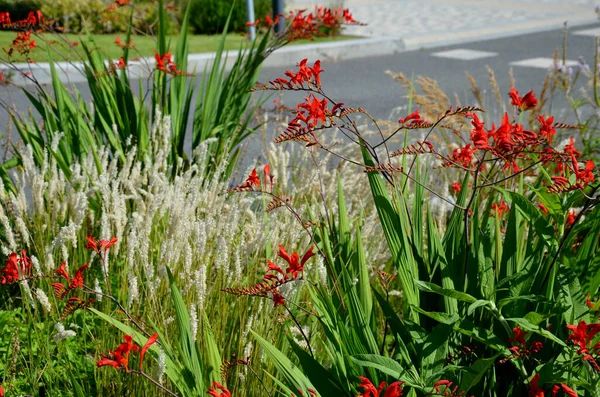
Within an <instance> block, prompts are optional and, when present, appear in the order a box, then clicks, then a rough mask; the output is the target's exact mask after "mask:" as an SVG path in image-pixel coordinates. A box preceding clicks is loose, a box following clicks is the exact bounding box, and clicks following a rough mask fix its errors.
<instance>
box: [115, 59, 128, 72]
mask: <svg viewBox="0 0 600 397" xmlns="http://www.w3.org/2000/svg"><path fill="white" fill-rule="evenodd" d="M116 67H118V68H119V69H123V68H125V67H127V64H126V63H125V58H123V56H121V57H120V58H119V62H117V64H116Z"/></svg>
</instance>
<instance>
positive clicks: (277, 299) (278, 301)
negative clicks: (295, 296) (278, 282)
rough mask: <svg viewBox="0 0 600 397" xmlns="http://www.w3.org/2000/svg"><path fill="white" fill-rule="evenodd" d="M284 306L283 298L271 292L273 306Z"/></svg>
mask: <svg viewBox="0 0 600 397" xmlns="http://www.w3.org/2000/svg"><path fill="white" fill-rule="evenodd" d="M284 304H285V298H284V297H283V295H281V294H279V293H277V292H273V306H283V305H284Z"/></svg>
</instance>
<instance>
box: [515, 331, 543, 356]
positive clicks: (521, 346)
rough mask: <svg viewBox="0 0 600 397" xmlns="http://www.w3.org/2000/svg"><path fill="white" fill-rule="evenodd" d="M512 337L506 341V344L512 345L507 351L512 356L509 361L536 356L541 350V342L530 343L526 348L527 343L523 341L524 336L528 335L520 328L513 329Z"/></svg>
mask: <svg viewBox="0 0 600 397" xmlns="http://www.w3.org/2000/svg"><path fill="white" fill-rule="evenodd" d="M513 333H514V336H513V337H512V338H509V339H508V343H512V344H513V346H512V347H510V348H509V349H508V350H510V351H511V353H512V354H513V355H512V356H511V357H510V359H513V358H517V357H529V356H530V355H531V354H537V353H539V352H540V350H542V348H543V347H544V345H543V344H542V342H539V341H534V342H531V344H530V345H529V347H527V342H526V341H525V335H527V334H528V332H527V331H522V330H521V326H517V327H515V328H513Z"/></svg>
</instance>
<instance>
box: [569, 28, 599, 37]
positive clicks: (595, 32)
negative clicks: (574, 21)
mask: <svg viewBox="0 0 600 397" xmlns="http://www.w3.org/2000/svg"><path fill="white" fill-rule="evenodd" d="M573 34H576V35H578V36H594V37H595V36H600V28H592V29H584V30H577V31H575V32H573Z"/></svg>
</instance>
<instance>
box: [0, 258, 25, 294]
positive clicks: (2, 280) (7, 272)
mask: <svg viewBox="0 0 600 397" xmlns="http://www.w3.org/2000/svg"><path fill="white" fill-rule="evenodd" d="M31 273H32V265H31V260H30V259H29V257H28V256H27V253H26V252H25V250H22V251H21V256H18V255H17V253H16V252H12V253H11V254H10V255H9V256H8V259H7V261H6V264H5V265H4V267H3V268H2V269H0V274H1V275H0V285H4V284H11V283H14V282H15V281H17V280H19V278H27V277H30V276H31Z"/></svg>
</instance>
